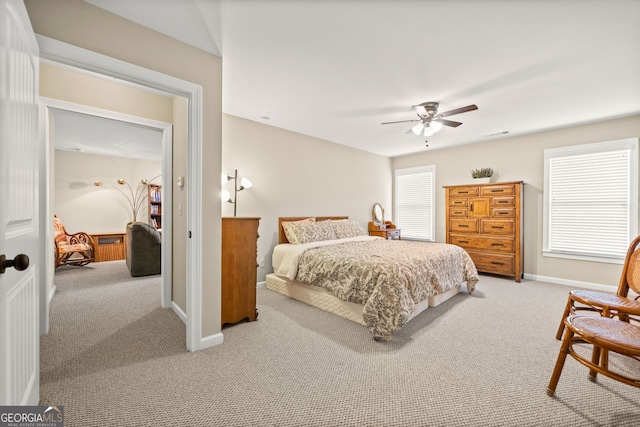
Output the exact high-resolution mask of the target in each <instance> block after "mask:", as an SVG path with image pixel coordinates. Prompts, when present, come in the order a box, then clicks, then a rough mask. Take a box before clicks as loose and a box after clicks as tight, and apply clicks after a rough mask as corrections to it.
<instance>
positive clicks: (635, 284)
mask: <svg viewBox="0 0 640 427" xmlns="http://www.w3.org/2000/svg"><path fill="white" fill-rule="evenodd" d="M639 245H640V236H638V237H636V238H635V239H634V240H633V242H631V245H629V250H628V251H627V257H626V260H625V263H624V267H623V268H622V277H621V278H620V284H619V285H618V291H617V292H616V293H615V294H614V293H611V292H597V291H589V290H574V291H571V292H569V299H568V301H567V305H566V307H565V309H564V313H563V314H562V320H561V321H560V326H559V327H558V332H557V333H556V339H558V340H560V339H562V334H563V332H564V329H565V319H566V318H567V317H568V316H570V315H572V314H576V312H579V311H585V310H586V311H592V312H597V313H599V314H600V315H601V316H604V317H615V316H617V317H618V318H620V320H623V321H626V322H628V321H629V320H635V321H638V322H640V296H637V297H635V299H634V298H630V297H628V295H629V290H630V289H631V290H632V291H633V292H635V293H636V294H639V295H640V248H639Z"/></svg>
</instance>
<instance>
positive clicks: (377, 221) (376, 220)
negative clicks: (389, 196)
mask: <svg viewBox="0 0 640 427" xmlns="http://www.w3.org/2000/svg"><path fill="white" fill-rule="evenodd" d="M371 216H372V218H373V224H374V225H375V226H377V227H380V226H381V225H384V209H382V206H381V205H380V203H376V204H374V205H373V210H372V211H371Z"/></svg>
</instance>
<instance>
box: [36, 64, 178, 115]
mask: <svg viewBox="0 0 640 427" xmlns="http://www.w3.org/2000/svg"><path fill="white" fill-rule="evenodd" d="M40 96H44V97H47V98H53V99H59V100H63V101H67V102H72V103H74V104H79V105H88V106H91V107H95V108H100V109H103V110H108V111H116V112H119V113H123V114H128V115H131V116H136V117H144V118H147V119H152V120H157V121H160V122H164V123H171V121H172V115H173V103H172V100H171V97H167V96H162V95H159V94H156V93H152V92H149V91H145V90H140V89H137V88H134V87H130V86H125V85H122V84H118V83H117V82H115V81H112V80H105V79H102V78H99V77H95V76H91V75H88V74H82V73H79V72H77V71H73V70H71V69H67V68H61V67H60V66H56V65H53V64H50V63H46V62H41V63H40Z"/></svg>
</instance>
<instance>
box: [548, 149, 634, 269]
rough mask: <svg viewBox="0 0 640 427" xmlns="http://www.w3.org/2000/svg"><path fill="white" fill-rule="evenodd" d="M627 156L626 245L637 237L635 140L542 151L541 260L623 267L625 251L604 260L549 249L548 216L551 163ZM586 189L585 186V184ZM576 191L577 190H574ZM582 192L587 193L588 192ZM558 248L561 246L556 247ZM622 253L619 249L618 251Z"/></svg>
mask: <svg viewBox="0 0 640 427" xmlns="http://www.w3.org/2000/svg"><path fill="white" fill-rule="evenodd" d="M617 151H621V152H627V153H628V155H629V176H628V179H629V182H628V185H629V187H628V188H629V191H628V196H627V197H628V200H627V201H626V203H627V223H626V227H627V231H626V234H627V236H626V238H627V245H626V246H628V245H629V243H630V242H631V241H632V240H633V239H634V238H635V237H636V236H637V234H638V138H626V139H619V140H615V141H607V142H598V143H592V144H582V145H575V146H570V147H561V148H553V149H547V150H544V207H543V215H544V216H543V249H542V252H543V256H546V257H556V258H567V259H578V260H586V261H596V262H605V263H611V264H623V263H624V259H625V255H626V248H625V249H624V253H618V254H617V255H609V256H603V255H602V253H598V252H596V251H595V250H594V251H585V252H577V251H575V250H571V249H567V248H564V249H563V248H561V247H555V248H552V247H551V246H553V243H551V242H552V241H553V237H552V236H551V235H550V233H551V232H552V231H551V220H552V218H551V216H552V213H551V212H550V209H551V204H552V201H551V200H550V198H551V196H552V195H551V191H552V183H551V181H550V180H551V177H550V174H551V162H552V160H554V159H560V158H562V157H578V156H584V155H593V154H605V153H610V152H617ZM585 185H588V184H587V183H585ZM576 188H579V186H576ZM585 191H589V189H588V188H586V189H585ZM601 223H602V224H603V226H605V227H606V225H607V221H601ZM559 246H560V245H559ZM619 250H621V248H619Z"/></svg>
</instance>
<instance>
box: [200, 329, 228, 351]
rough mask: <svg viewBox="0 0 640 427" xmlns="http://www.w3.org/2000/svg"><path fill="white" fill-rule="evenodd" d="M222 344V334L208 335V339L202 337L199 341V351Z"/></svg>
mask: <svg viewBox="0 0 640 427" xmlns="http://www.w3.org/2000/svg"><path fill="white" fill-rule="evenodd" d="M223 342H224V336H223V335H222V332H218V333H217V334H213V335H209V336H208V337H204V338H202V339H201V340H200V350H204V349H205V348H209V347H214V346H216V345H220V344H222V343H223Z"/></svg>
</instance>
